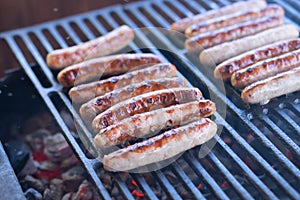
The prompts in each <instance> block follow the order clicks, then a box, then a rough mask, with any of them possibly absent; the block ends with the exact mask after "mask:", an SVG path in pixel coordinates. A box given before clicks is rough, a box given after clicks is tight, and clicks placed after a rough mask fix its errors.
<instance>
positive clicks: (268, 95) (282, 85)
mask: <svg viewBox="0 0 300 200" xmlns="http://www.w3.org/2000/svg"><path fill="white" fill-rule="evenodd" d="M299 77H300V67H297V68H294V69H291V70H289V71H286V72H283V73H280V74H277V75H276V76H272V77H269V78H266V79H264V80H261V81H257V82H255V83H253V84H251V85H249V86H247V87H246V88H245V89H244V90H243V92H242V94H241V96H242V99H243V101H244V102H245V103H250V104H255V103H266V102H267V101H269V100H270V99H272V98H274V97H279V96H281V95H284V94H288V93H291V92H295V91H298V90H300V78H299Z"/></svg>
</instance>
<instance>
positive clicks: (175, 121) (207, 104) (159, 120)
mask: <svg viewBox="0 0 300 200" xmlns="http://www.w3.org/2000/svg"><path fill="white" fill-rule="evenodd" d="M215 111H216V106H215V104H214V103H213V102H211V101H209V100H200V101H193V102H190V103H185V104H180V105H174V106H170V107H167V108H161V109H158V110H153V111H150V112H146V113H142V114H136V115H133V116H132V117H129V118H126V119H124V120H122V121H121V122H119V123H117V124H115V125H112V126H109V127H107V128H105V129H102V130H101V131H100V132H99V133H98V134H97V135H96V137H95V138H94V142H95V144H96V146H97V147H98V148H108V147H111V146H115V145H119V144H122V143H124V142H126V141H128V140H132V139H136V138H141V137H144V136H147V135H150V134H155V133H158V132H159V131H161V130H163V129H168V128H172V127H174V126H178V125H185V124H188V123H190V122H193V121H196V120H199V119H201V118H203V117H208V116H210V115H212V114H213V113H214V112H215Z"/></svg>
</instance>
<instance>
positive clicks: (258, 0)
mask: <svg viewBox="0 0 300 200" xmlns="http://www.w3.org/2000/svg"><path fill="white" fill-rule="evenodd" d="M266 5H267V3H266V1H264V0H249V1H241V2H236V3H233V4H231V5H228V6H225V7H222V8H219V9H214V10H209V11H207V12H204V13H201V14H197V15H194V16H192V17H187V18H183V19H180V20H178V21H176V22H174V23H173V24H171V27H170V28H171V30H173V31H178V32H181V33H184V31H185V30H186V29H187V28H188V27H189V26H191V25H193V24H197V23H201V22H205V21H207V20H209V19H213V18H216V17H222V16H224V15H228V14H232V13H236V12H243V11H247V10H249V8H251V9H259V8H263V7H265V6H266Z"/></svg>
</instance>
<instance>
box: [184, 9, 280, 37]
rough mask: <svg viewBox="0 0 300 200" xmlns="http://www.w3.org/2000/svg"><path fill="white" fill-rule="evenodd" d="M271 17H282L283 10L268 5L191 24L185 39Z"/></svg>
mask: <svg viewBox="0 0 300 200" xmlns="http://www.w3.org/2000/svg"><path fill="white" fill-rule="evenodd" d="M273 15H280V16H283V15H284V10H283V9H282V7H280V6H278V5H269V6H267V7H265V8H261V9H258V10H257V9H255V10H247V11H244V12H238V13H233V14H231V15H226V16H222V17H218V18H213V19H210V20H207V21H205V22H202V23H198V24H193V25H192V26H190V27H188V28H187V29H186V31H185V35H186V36H187V37H192V36H195V35H199V34H201V33H205V32H211V31H215V30H217V29H220V28H224V27H227V26H231V25H234V24H238V23H242V22H246V21H250V20H255V19H258V18H261V17H266V16H273Z"/></svg>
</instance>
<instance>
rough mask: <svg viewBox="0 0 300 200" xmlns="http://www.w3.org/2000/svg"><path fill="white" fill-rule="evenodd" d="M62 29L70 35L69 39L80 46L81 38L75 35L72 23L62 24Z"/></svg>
mask: <svg viewBox="0 0 300 200" xmlns="http://www.w3.org/2000/svg"><path fill="white" fill-rule="evenodd" d="M61 27H62V28H63V29H64V30H65V31H66V33H67V34H68V35H69V37H70V38H71V39H72V40H73V41H74V42H75V43H76V44H79V43H81V42H82V41H81V39H80V38H79V36H78V35H77V34H76V33H75V31H74V30H73V28H72V27H71V25H70V23H68V22H65V23H63V24H61Z"/></svg>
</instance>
